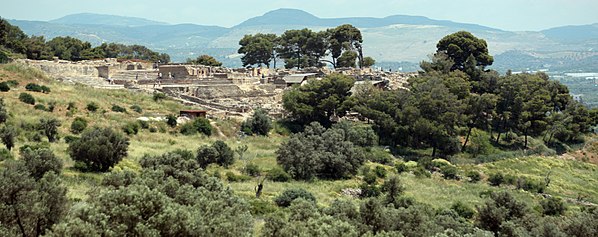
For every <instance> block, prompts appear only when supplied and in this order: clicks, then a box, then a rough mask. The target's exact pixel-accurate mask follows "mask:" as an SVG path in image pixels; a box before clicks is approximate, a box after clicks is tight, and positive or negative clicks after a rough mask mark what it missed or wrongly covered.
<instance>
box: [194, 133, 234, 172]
mask: <svg viewBox="0 0 598 237" xmlns="http://www.w3.org/2000/svg"><path fill="white" fill-rule="evenodd" d="M196 160H197V163H198V164H199V165H200V167H202V168H206V167H208V165H210V164H218V165H221V166H223V167H225V168H228V166H230V165H232V164H233V163H234V162H235V157H234V153H233V150H232V149H231V148H230V147H229V146H228V145H226V143H224V142H223V141H220V140H218V141H215V142H214V143H213V144H212V145H211V146H206V145H204V146H201V147H199V148H198V149H197V157H196Z"/></svg>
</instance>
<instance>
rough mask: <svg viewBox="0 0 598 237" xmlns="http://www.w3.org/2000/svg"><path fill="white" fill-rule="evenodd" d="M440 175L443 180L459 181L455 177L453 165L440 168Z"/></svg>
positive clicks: (457, 177) (455, 171) (455, 172)
mask: <svg viewBox="0 0 598 237" xmlns="http://www.w3.org/2000/svg"><path fill="white" fill-rule="evenodd" d="M440 173H442V177H444V178H445V179H459V176H457V167H456V166H454V165H447V166H443V167H441V168H440Z"/></svg>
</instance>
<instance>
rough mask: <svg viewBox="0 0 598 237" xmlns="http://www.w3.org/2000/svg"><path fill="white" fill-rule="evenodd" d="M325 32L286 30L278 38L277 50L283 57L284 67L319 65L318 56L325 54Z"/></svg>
mask: <svg viewBox="0 0 598 237" xmlns="http://www.w3.org/2000/svg"><path fill="white" fill-rule="evenodd" d="M325 36H326V33H325V32H313V31H312V30H310V29H307V28H305V29H302V30H287V31H285V32H284V33H283V34H282V35H281V36H280V37H279V39H278V43H279V47H278V48H277V50H276V51H277V52H278V54H279V56H280V57H281V58H282V59H284V61H285V67H286V68H293V67H297V68H305V67H319V66H321V62H320V58H322V57H324V55H326V39H325Z"/></svg>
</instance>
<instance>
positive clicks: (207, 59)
mask: <svg viewBox="0 0 598 237" xmlns="http://www.w3.org/2000/svg"><path fill="white" fill-rule="evenodd" d="M187 62H188V63H192V64H199V65H204V66H210V67H220V66H222V63H221V62H218V60H216V59H215V58H214V57H212V56H210V55H205V54H204V55H201V56H199V57H197V58H196V59H195V60H187Z"/></svg>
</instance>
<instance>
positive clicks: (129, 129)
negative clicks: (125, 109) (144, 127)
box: [122, 121, 141, 136]
mask: <svg viewBox="0 0 598 237" xmlns="http://www.w3.org/2000/svg"><path fill="white" fill-rule="evenodd" d="M140 128H141V125H139V123H138V122H137V121H134V122H128V123H127V124H125V125H124V126H123V128H122V130H123V132H124V133H126V134H127V135H129V136H130V135H136V134H137V133H138V132H139V129H140Z"/></svg>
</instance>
